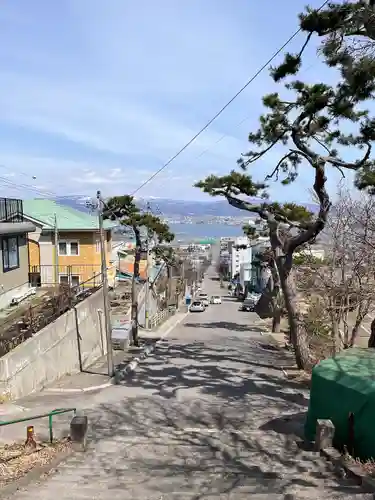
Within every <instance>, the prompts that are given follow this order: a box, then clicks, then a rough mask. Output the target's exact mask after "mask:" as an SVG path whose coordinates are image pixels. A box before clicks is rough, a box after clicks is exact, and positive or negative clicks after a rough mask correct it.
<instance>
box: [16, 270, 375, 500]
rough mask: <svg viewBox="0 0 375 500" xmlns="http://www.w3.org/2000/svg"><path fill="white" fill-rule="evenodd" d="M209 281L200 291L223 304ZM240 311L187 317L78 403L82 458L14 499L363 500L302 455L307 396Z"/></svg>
mask: <svg viewBox="0 0 375 500" xmlns="http://www.w3.org/2000/svg"><path fill="white" fill-rule="evenodd" d="M211 273H212V274H211V275H210V273H208V276H207V278H206V279H205V282H204V291H206V292H207V293H208V294H209V295H211V294H215V295H216V294H219V295H223V294H224V293H225V291H224V290H223V289H220V288H219V282H218V281H216V280H214V279H212V278H214V274H213V270H212V269H211ZM238 306H239V303H238V302H236V301H235V300H233V299H231V298H229V297H223V303H222V304H221V305H210V306H209V307H208V308H207V310H206V311H205V312H202V313H190V314H189V315H188V316H187V317H186V319H185V320H184V321H183V322H182V323H181V324H180V325H178V326H177V327H176V328H175V329H174V330H173V331H172V332H171V333H170V334H169V336H168V337H167V338H166V339H165V340H164V341H163V342H161V343H159V345H158V347H157V349H156V350H155V352H154V354H153V355H152V356H151V357H149V358H148V359H147V360H145V361H144V362H142V363H141V364H140V365H139V366H138V368H137V370H136V371H135V372H134V373H133V374H132V375H131V376H129V378H127V379H125V380H124V381H123V382H122V383H121V385H119V386H113V387H110V388H107V389H105V390H103V391H100V392H99V393H98V394H95V395H94V396H92V399H90V401H89V400H83V404H82V408H84V409H85V413H86V414H87V415H88V417H89V421H90V436H89V437H90V445H89V449H88V451H87V452H86V453H84V454H76V455H73V456H71V457H70V458H69V459H68V460H67V461H66V462H65V463H63V464H62V465H60V466H59V469H58V471H57V472H56V473H54V474H51V475H50V476H48V477H47V478H46V479H45V480H44V481H43V482H41V483H40V484H34V485H31V486H29V487H28V488H27V489H26V490H23V491H19V492H17V493H16V494H15V495H14V496H13V497H12V498H13V499H14V500H21V499H22V500H29V499H30V500H31V499H34V498H38V499H39V500H54V499H55V498H57V497H58V498H59V500H68V499H69V500H95V499H100V500H116V499H121V500H126V499H132V500H161V499H164V500H173V499H186V500H192V499H194V500H198V499H202V500H203V499H212V500H213V499H215V500H216V499H238V500H241V499H248V498H249V496H250V495H252V498H254V499H255V500H260V499H271V500H272V499H285V500H286V499H289V500H291V499H293V498H294V499H307V498H316V499H320V498H322V499H323V498H324V499H325V500H331V499H335V498H337V499H338V498H345V499H346V500H350V499H351V498H353V499H354V498H358V499H363V498H367V497H366V496H365V495H364V494H363V493H362V492H360V490H359V487H357V486H355V485H354V484H353V483H351V482H350V480H347V479H342V478H337V477H336V476H335V475H334V474H333V471H332V470H331V468H330V467H329V464H328V463H327V462H326V461H325V460H324V459H323V458H321V457H320V456H319V455H317V454H315V453H313V452H311V451H309V450H308V449H306V448H305V447H304V446H302V445H301V444H300V440H299V436H300V435H301V432H302V428H303V419H304V415H305V412H306V408H307V404H308V394H307V392H305V391H303V390H301V388H300V387H299V386H293V385H291V383H290V382H288V381H286V380H285V378H284V376H283V372H282V370H281V368H288V366H290V365H292V364H293V360H292V359H291V358H290V357H289V355H288V354H287V353H284V352H282V351H280V350H279V349H278V348H276V347H275V346H274V345H273V344H272V342H271V340H270V339H269V338H268V337H267V335H265V334H264V332H263V331H262V329H261V328H260V327H257V326H256V324H257V321H256V315H255V313H244V312H239V311H238ZM368 498H372V496H369V497H368Z"/></svg>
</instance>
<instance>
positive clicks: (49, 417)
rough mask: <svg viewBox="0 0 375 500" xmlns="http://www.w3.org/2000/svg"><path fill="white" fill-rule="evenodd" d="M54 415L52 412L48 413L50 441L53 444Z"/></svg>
mask: <svg viewBox="0 0 375 500" xmlns="http://www.w3.org/2000/svg"><path fill="white" fill-rule="evenodd" d="M52 415H53V413H52V412H51V413H50V414H49V415H48V428H49V442H50V443H51V444H52V442H53V429H52V418H53V417H52Z"/></svg>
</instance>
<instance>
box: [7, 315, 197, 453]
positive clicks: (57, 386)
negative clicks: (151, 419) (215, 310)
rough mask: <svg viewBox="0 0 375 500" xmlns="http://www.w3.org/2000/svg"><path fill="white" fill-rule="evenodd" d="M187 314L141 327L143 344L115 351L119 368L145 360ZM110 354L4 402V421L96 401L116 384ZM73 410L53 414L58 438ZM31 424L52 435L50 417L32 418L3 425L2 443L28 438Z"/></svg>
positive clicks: (40, 434)
mask: <svg viewBox="0 0 375 500" xmlns="http://www.w3.org/2000/svg"><path fill="white" fill-rule="evenodd" d="M186 316H187V313H186V312H178V313H176V314H175V315H174V316H172V317H171V318H169V319H168V320H167V321H166V322H165V323H163V324H162V325H160V326H159V327H158V328H157V329H156V330H155V331H149V332H147V331H144V330H140V331H139V337H140V340H141V343H142V344H143V346H142V347H141V348H130V349H129V350H128V351H126V352H124V351H114V362H115V367H116V370H117V371H121V370H124V369H126V367H127V366H130V365H133V366H132V369H134V368H135V367H136V365H137V364H138V363H139V362H140V361H141V358H142V353H143V352H144V351H145V350H146V349H147V350H148V352H147V354H148V355H149V354H150V353H151V352H152V350H153V347H154V346H155V344H156V343H157V342H158V341H159V340H162V339H163V338H165V337H166V336H167V335H168V334H169V333H170V332H171V331H172V330H173V329H174V327H175V326H177V325H178V324H179V323H180V322H181V321H183V320H184V318H185V317H186ZM107 370H108V368H107V358H106V357H104V358H101V359H99V360H98V361H97V362H96V363H95V364H94V365H92V366H91V367H90V368H89V369H87V370H86V371H85V372H82V373H77V374H74V375H68V376H65V377H62V378H61V379H60V380H58V381H55V382H54V383H53V384H51V385H49V386H46V387H45V389H44V390H43V391H41V392H38V393H35V394H31V395H30V396H27V397H25V398H22V399H20V400H18V401H15V402H13V403H5V404H0V421H5V420H7V421H8V420H15V419H20V418H27V417H29V416H34V415H40V414H44V413H48V412H50V411H51V410H53V409H55V408H77V411H79V410H81V409H83V408H84V409H85V410H86V409H88V408H90V407H92V406H93V405H95V403H96V401H97V399H98V396H99V394H100V392H101V391H103V390H105V389H108V388H109V387H114V382H115V381H114V377H113V378H110V377H108V375H107ZM72 415H73V413H66V414H63V415H59V416H55V417H53V422H54V426H53V428H54V433H55V436H56V437H57V438H60V437H63V436H66V435H67V433H68V431H69V423H70V420H71V417H72ZM27 425H34V427H35V432H36V435H37V439H39V440H42V439H43V440H44V439H48V417H44V418H43V419H38V420H34V421H29V422H23V423H17V424H12V425H9V426H3V427H2V426H0V444H2V443H11V442H14V441H19V440H24V439H25V438H26V427H27Z"/></svg>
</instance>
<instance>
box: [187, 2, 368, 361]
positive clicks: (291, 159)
mask: <svg viewBox="0 0 375 500" xmlns="http://www.w3.org/2000/svg"><path fill="white" fill-rule="evenodd" d="M361 4H363V2H362V3H361ZM330 5H331V7H330V8H331V9H333V6H332V4H330ZM346 5H349V3H347V4H346ZM350 5H352V4H350ZM352 8H353V9H354V10H355V6H352ZM308 15H310V16H311V17H310V19H312V18H313V17H314V16H317V17H319V13H313V12H310V13H309V14H308ZM308 15H307V17H308ZM322 16H323V14H322ZM304 19H305V18H303V17H301V24H302V25H303V22H304ZM321 19H323V21H324V16H323V17H322V18H321ZM305 21H306V20H305ZM303 26H305V28H303V29H306V24H305V25H303ZM316 29H317V28H315V29H314V31H311V32H309V34H308V39H307V41H306V43H308V42H309V40H310V39H311V37H312V33H313V32H315V31H316ZM310 30H312V28H311V27H310ZM331 30H333V31H334V32H337V33H340V30H341V27H340V23H337V24H336V25H331ZM321 36H324V34H323V35H321ZM331 36H333V35H332V34H329V35H327V38H326V39H325V42H324V41H323V43H327V44H328V43H329V42H330V37H331ZM348 36H349V35H348ZM323 48H324V45H323ZM342 50H343V53H344V52H345V49H344V48H343V49H342ZM302 57H303V48H302V50H301V52H300V54H298V55H297V56H292V55H291V54H288V55H287V56H286V58H285V61H284V63H283V64H282V65H281V66H279V67H278V68H274V69H271V75H272V76H273V78H274V80H275V81H277V82H280V84H281V83H283V82H282V80H283V79H284V78H285V77H286V76H288V75H290V74H296V73H298V70H299V68H300V66H301V63H302ZM324 57H325V58H326V59H325V60H326V62H327V65H328V66H333V65H334V64H333V62H332V60H330V59H329V57H328V56H327V54H326V52H324ZM367 61H368V58H359V59H358V60H357V59H355V57H354V56H351V55H348V54H347V55H346V59H345V58H344V59H341V60H339V61H338V62H337V66H338V67H340V69H341V70H342V71H341V78H340V79H339V81H338V83H337V84H336V85H328V84H325V83H320V82H318V83H314V84H307V83H304V82H302V81H300V80H295V81H289V80H288V81H287V83H284V87H285V91H286V94H287V97H286V98H285V99H284V98H283V97H281V96H280V95H279V93H273V94H270V95H266V96H265V97H264V98H263V104H264V106H265V107H266V108H267V112H266V113H265V114H263V115H262V116H261V117H260V123H259V129H258V130H256V131H255V132H252V133H250V134H249V142H250V143H251V144H253V145H255V146H256V149H255V150H251V151H249V152H248V153H246V154H245V155H243V156H242V157H241V158H240V160H238V167H239V168H240V170H242V172H241V171H239V172H238V171H235V170H233V171H232V172H230V173H229V174H228V175H224V176H222V177H217V176H214V175H210V176H208V177H207V178H206V179H204V180H202V181H200V182H198V183H197V184H196V187H199V188H201V189H202V190H203V191H205V192H206V193H209V194H210V195H212V196H224V197H225V198H226V199H227V200H228V202H229V203H230V205H232V206H233V207H236V208H238V209H240V210H246V211H248V212H252V213H257V214H258V215H259V217H260V218H262V219H263V220H265V221H266V223H267V225H268V229H269V234H270V243H271V247H272V250H273V253H274V256H275V261H276V265H277V269H278V272H279V276H280V283H281V288H282V291H283V296H284V300H285V306H286V310H287V313H288V321H289V329H290V337H291V341H292V343H293V346H294V350H295V355H296V362H297V365H298V367H299V368H302V369H304V368H306V367H307V366H309V365H310V355H309V345H308V339H307V335H306V331H305V330H304V328H303V322H302V321H301V313H300V310H299V307H298V300H297V292H296V286H295V283H294V276H293V272H292V268H293V255H294V253H295V252H296V251H297V250H298V249H300V248H302V247H303V246H304V245H306V244H307V243H313V242H314V241H315V239H316V238H317V236H318V235H319V234H320V233H321V231H322V230H323V229H324V227H325V225H326V222H327V217H328V213H329V210H330V207H331V200H330V197H329V194H328V192H327V189H326V182H327V168H328V167H331V168H335V169H337V170H338V171H339V172H341V173H342V174H343V175H344V172H345V170H350V171H353V172H355V174H356V181H355V183H356V186H357V187H359V188H360V189H365V188H367V189H368V190H369V191H370V192H371V191H372V190H374V185H375V167H374V162H373V161H372V160H371V148H372V142H373V141H374V139H375V120H374V119H373V118H372V117H370V116H369V113H368V111H366V110H364V109H363V107H362V105H363V104H364V103H366V101H368V100H369V99H370V98H372V97H373V93H374V90H375V63H374V62H371V61H370V62H369V65H368V66H366V68H368V69H371V71H369V73H367V71H365V69H364V63H365V62H367ZM344 62H345V64H344ZM291 94H293V97H292V98H291V97H290V95H291ZM344 123H345V124H348V123H349V124H350V127H351V129H352V130H351V132H350V133H345V132H344V131H343V129H344V127H343V124H344ZM345 128H347V127H345ZM276 147H277V149H278V150H279V149H281V148H284V153H283V154H281V155H280V156H281V158H280V160H279V161H278V162H277V163H276V164H275V166H274V168H273V169H272V171H271V172H270V173H269V175H268V176H267V177H266V179H265V181H264V182H258V181H256V180H254V179H253V176H252V175H250V174H249V173H248V170H249V168H250V167H252V166H253V164H255V162H257V161H262V160H263V159H264V158H265V156H266V155H267V153H268V152H269V151H271V150H273V149H274V148H276ZM346 149H350V157H351V158H352V157H353V155H354V154H355V153H357V159H356V160H345V159H344V157H343V155H344V154H346ZM301 169H303V170H304V171H306V170H308V171H309V172H311V177H312V187H313V190H314V193H315V195H316V198H317V200H318V203H319V211H318V214H317V215H316V216H314V215H313V214H312V213H310V212H309V211H308V210H306V209H305V208H304V207H301V206H299V205H297V204H294V203H285V204H279V203H267V201H266V199H267V197H268V187H269V185H268V183H269V181H271V180H276V181H279V182H281V184H283V185H288V184H290V183H294V182H296V181H297V180H298V175H299V173H300V171H301ZM374 192H375V190H374ZM253 197H258V198H259V197H261V198H263V199H264V200H265V201H261V202H258V201H256V202H253V201H252V200H251V198H253Z"/></svg>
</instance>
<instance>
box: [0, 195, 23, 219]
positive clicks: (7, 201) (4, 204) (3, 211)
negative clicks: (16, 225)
mask: <svg viewBox="0 0 375 500" xmlns="http://www.w3.org/2000/svg"><path fill="white" fill-rule="evenodd" d="M0 222H23V203H22V200H17V199H15V198H0Z"/></svg>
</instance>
